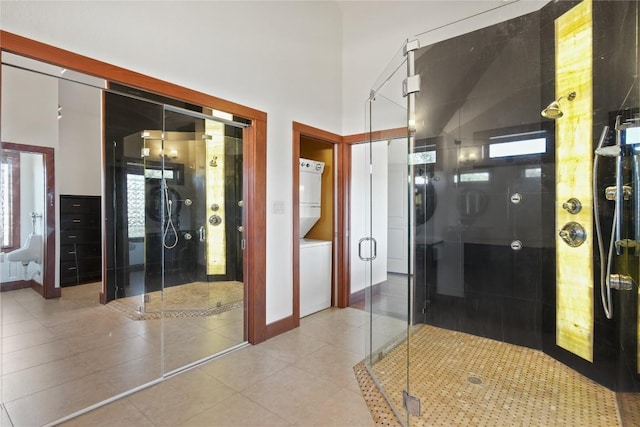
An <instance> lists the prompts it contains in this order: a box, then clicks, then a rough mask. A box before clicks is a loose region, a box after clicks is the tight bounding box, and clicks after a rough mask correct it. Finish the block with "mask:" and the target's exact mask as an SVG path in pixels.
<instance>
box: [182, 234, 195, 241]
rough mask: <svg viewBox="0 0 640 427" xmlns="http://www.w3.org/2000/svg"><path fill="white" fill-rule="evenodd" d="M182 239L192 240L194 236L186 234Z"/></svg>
mask: <svg viewBox="0 0 640 427" xmlns="http://www.w3.org/2000/svg"><path fill="white" fill-rule="evenodd" d="M182 237H184V240H191V239H192V237H193V236H192V235H191V233H184V234H183V235H182Z"/></svg>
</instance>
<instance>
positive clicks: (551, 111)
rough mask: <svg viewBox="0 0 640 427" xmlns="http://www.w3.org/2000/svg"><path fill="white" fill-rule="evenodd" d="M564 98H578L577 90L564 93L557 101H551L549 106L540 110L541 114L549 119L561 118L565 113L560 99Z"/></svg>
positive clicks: (571, 99) (570, 99)
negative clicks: (561, 107)
mask: <svg viewBox="0 0 640 427" xmlns="http://www.w3.org/2000/svg"><path fill="white" fill-rule="evenodd" d="M562 98H567V100H569V101H573V100H574V99H576V93H575V91H572V92H569V93H568V94H567V95H563V96H561V97H560V98H558V99H556V100H555V101H553V102H551V104H549V105H547V107H546V108H545V109H544V110H542V111H541V112H540V115H541V116H542V117H544V118H547V119H553V120H555V119H559V118H560V117H562V116H563V115H564V113H563V112H562V110H561V109H560V100H561V99H562Z"/></svg>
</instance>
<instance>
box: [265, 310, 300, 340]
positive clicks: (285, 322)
mask: <svg viewBox="0 0 640 427" xmlns="http://www.w3.org/2000/svg"><path fill="white" fill-rule="evenodd" d="M299 322H300V317H298V323H299ZM294 323H296V320H295V319H294V316H293V315H291V316H289V317H285V318H284V319H280V320H276V321H275V322H273V323H269V324H268V325H267V337H268V338H273V337H275V336H278V335H280V334H283V333H285V332H287V331H290V330H291V329H293V328H292V327H291V325H292V324H294Z"/></svg>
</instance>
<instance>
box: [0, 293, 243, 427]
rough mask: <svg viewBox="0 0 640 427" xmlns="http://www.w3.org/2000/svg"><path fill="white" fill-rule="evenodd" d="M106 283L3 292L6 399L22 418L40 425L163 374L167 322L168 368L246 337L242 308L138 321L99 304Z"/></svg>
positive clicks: (18, 422) (15, 417)
mask: <svg viewBox="0 0 640 427" xmlns="http://www.w3.org/2000/svg"><path fill="white" fill-rule="evenodd" d="M99 290H100V283H93V284H88V285H80V286H72V287H67V288H63V289H62V297H61V298H58V299H52V300H45V299H43V298H42V297H41V296H40V295H38V294H37V293H36V292H34V291H33V290H31V289H20V290H16V291H11V292H4V293H2V294H0V308H1V312H2V330H1V332H2V338H1V339H2V341H1V346H0V348H1V351H2V355H1V359H2V360H1V362H2V364H1V371H0V372H1V373H2V389H1V390H2V402H4V403H5V407H6V411H7V414H8V417H10V418H11V420H12V421H13V424H14V425H15V426H19V427H22V426H26V427H31V426H40V425H43V424H46V423H48V422H52V421H54V420H56V419H59V418H61V417H63V416H66V415H69V414H71V413H73V412H75V411H78V410H80V409H82V408H84V407H87V406H89V405H93V404H96V403H98V402H100V401H103V400H105V399H107V398H110V397H112V396H114V395H116V394H119V393H122V392H124V391H127V390H129V389H131V388H133V387H136V386H139V385H141V384H145V383H148V382H150V381H152V380H154V379H157V378H159V377H160V376H161V375H162V372H163V365H162V361H161V359H160V345H161V343H162V341H161V331H162V330H163V329H164V332H165V334H164V350H165V353H164V354H165V359H164V371H165V372H168V371H171V370H173V369H176V368H179V367H181V366H184V365H185V364H187V363H191V362H194V361H196V360H198V359H201V358H203V357H206V356H209V355H211V354H215V353H216V352H218V351H220V350H222V349H225V348H228V347H231V346H234V345H237V344H239V343H241V342H242V309H237V310H233V311H229V312H226V313H222V314H220V315H214V316H210V317H206V318H175V319H174V318H172V319H164V320H148V321H133V320H130V319H128V318H127V317H125V316H123V315H122V314H120V313H118V312H116V311H114V310H111V309H109V308H106V307H105V306H103V305H101V304H99V302H98V294H99ZM34 408H37V410H34ZM5 415H6V414H4V412H3V414H2V419H0V421H3V420H5ZM0 425H2V426H5V425H9V424H8V423H7V422H2V424H0Z"/></svg>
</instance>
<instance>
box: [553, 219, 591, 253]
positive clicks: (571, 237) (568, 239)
mask: <svg viewBox="0 0 640 427" xmlns="http://www.w3.org/2000/svg"><path fill="white" fill-rule="evenodd" d="M558 235H559V236H560V237H561V238H562V240H564V241H565V243H566V244H567V245H569V246H571V247H572V248H576V247H578V246H580V245H581V244H583V243H584V241H585V240H587V231H586V230H585V229H584V227H583V226H582V225H580V224H579V223H577V222H575V221H571V222H568V223H566V224H565V226H564V227H562V230H560V232H559V233H558Z"/></svg>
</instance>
